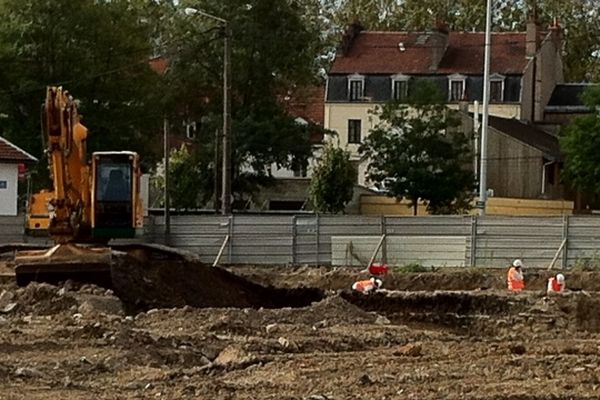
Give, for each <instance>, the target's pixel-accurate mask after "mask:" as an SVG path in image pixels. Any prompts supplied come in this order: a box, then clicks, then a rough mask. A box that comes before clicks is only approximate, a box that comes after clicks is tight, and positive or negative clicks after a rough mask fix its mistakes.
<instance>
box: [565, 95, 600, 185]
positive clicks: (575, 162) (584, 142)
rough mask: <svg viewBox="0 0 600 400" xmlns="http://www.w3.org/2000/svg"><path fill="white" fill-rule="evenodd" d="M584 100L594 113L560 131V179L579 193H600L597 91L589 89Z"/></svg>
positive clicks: (599, 103)
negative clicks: (563, 165) (563, 159)
mask: <svg viewBox="0 0 600 400" xmlns="http://www.w3.org/2000/svg"><path fill="white" fill-rule="evenodd" d="M583 100H584V102H585V104H586V105H587V106H588V107H590V108H591V109H592V110H594V112H593V113H592V114H589V115H585V116H581V117H578V118H575V119H574V120H573V121H572V122H571V123H570V124H569V125H567V126H566V127H565V128H564V129H563V130H562V132H561V137H560V147H561V150H562V151H563V153H564V155H565V159H566V160H565V168H564V171H563V177H564V179H565V180H567V181H569V182H571V184H572V185H573V186H574V187H575V188H576V189H577V190H579V191H582V192H588V193H594V194H600V152H598V149H599V148H600V111H599V108H598V107H600V88H599V87H593V88H591V89H588V91H586V92H585V93H584V96H583Z"/></svg>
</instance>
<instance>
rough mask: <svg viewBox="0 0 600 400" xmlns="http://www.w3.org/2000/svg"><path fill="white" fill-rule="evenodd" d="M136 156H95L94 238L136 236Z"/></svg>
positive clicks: (95, 154) (122, 153) (126, 154)
mask: <svg viewBox="0 0 600 400" xmlns="http://www.w3.org/2000/svg"><path fill="white" fill-rule="evenodd" d="M134 163H135V155H134V153H129V152H115V153H109V152H106V153H104V152H103V153H94V155H93V165H92V166H93V188H94V189H93V194H92V196H93V198H92V205H93V209H92V213H93V218H92V236H93V237H95V238H129V237H134V236H135V197H134V193H135V186H134V185H135V176H134V174H135V165H134Z"/></svg>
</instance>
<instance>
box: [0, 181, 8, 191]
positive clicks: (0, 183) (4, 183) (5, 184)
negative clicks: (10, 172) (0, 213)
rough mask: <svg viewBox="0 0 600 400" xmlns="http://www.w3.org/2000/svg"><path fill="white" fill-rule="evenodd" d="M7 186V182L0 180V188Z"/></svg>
mask: <svg viewBox="0 0 600 400" xmlns="http://www.w3.org/2000/svg"><path fill="white" fill-rule="evenodd" d="M7 188H8V182H7V181H0V189H7Z"/></svg>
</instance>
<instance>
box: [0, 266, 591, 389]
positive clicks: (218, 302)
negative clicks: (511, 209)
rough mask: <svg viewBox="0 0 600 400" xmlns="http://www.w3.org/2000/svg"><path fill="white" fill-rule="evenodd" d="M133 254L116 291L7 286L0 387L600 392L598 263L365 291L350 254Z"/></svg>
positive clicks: (436, 277) (428, 278) (0, 290)
mask: <svg viewBox="0 0 600 400" xmlns="http://www.w3.org/2000/svg"><path fill="white" fill-rule="evenodd" d="M129 268H132V269H133V270H131V269H130V272H131V271H133V272H132V273H131V275H130V277H129V278H128V279H129V282H130V283H131V284H132V285H131V286H130V287H127V286H126V285H125V284H124V283H123V282H125V281H123V280H121V283H122V286H121V287H115V288H113V290H107V289H104V288H100V287H96V286H93V285H83V286H81V285H77V284H74V283H72V282H66V283H65V284H62V285H60V286H51V285H47V284H38V283H33V284H30V285H29V286H27V287H25V288H18V287H16V285H13V284H3V285H0V399H91V398H94V399H150V398H155V399H188V398H189V399H306V400H308V399H311V400H323V399H358V398H366V399H465V398H469V399H597V398H600V361H599V360H600V358H599V355H600V340H599V339H600V291H599V290H600V288H598V287H596V285H597V283H596V282H597V281H598V280H599V279H598V278H600V273H593V272H589V273H571V274H566V275H567V284H568V285H569V286H570V287H572V288H573V289H576V290H574V291H572V292H570V293H567V294H564V295H559V296H551V297H546V296H545V295H544V293H543V288H544V286H545V279H546V276H547V275H550V273H547V272H546V271H540V272H534V271H530V272H529V275H528V278H529V281H528V287H529V288H530V289H531V290H528V291H525V292H524V293H521V294H516V295H515V294H510V293H507V292H506V291H505V290H504V271H471V270H468V271H463V272H460V271H458V272H456V271H455V272H450V273H446V272H443V273H442V272H439V271H438V272H433V273H425V274H394V275H392V276H390V277H388V278H387V279H386V280H385V285H384V287H385V288H386V290H387V291H384V292H382V293H377V294H374V295H371V296H363V295H359V294H355V293H351V292H350V291H349V290H347V289H348V288H349V286H350V285H351V284H352V282H353V281H354V280H356V279H358V278H362V277H364V275H361V274H360V273H359V271H358V270H357V269H350V268H325V267H322V268H309V267H303V268H291V267H281V268H258V267H236V268H230V269H229V270H228V271H225V270H220V269H213V270H210V271H207V270H206V268H208V267H203V266H201V265H175V266H173V265H166V264H165V265H157V264H154V265H152V266H146V268H144V269H143V270H135V269H134V268H137V267H136V266H130V267H129ZM116 273H117V274H118V273H121V274H124V273H125V271H124V270H121V271H120V272H119V271H116ZM244 278H248V279H244ZM121 279H125V276H124V275H121ZM298 288H304V289H298ZM115 293H117V294H118V295H119V296H120V298H119V297H117V296H116V295H115ZM191 305H194V306H196V307H192V306H191Z"/></svg>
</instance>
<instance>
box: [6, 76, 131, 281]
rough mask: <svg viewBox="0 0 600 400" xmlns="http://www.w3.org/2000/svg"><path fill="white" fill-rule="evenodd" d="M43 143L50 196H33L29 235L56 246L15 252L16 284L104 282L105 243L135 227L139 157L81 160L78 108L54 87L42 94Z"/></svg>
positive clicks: (109, 258) (83, 131) (83, 138)
mask: <svg viewBox="0 0 600 400" xmlns="http://www.w3.org/2000/svg"><path fill="white" fill-rule="evenodd" d="M42 126H43V136H44V139H45V140H44V142H45V143H46V146H47V147H46V152H47V155H48V163H49V170H50V175H51V178H52V182H53V185H52V189H51V190H44V191H42V192H40V193H36V194H34V195H33V196H32V199H31V201H30V207H29V210H28V216H27V217H28V218H27V220H28V231H30V232H32V231H33V232H35V231H39V230H41V229H45V230H46V232H47V233H48V234H49V236H50V237H51V238H52V239H53V241H54V243H55V246H54V247H52V248H49V249H35V250H21V251H16V252H15V257H14V263H15V274H16V278H17V282H18V283H19V284H20V285H23V284H27V283H28V282H29V281H32V280H41V281H49V282H58V281H61V280H65V279H77V280H83V281H91V282H94V283H100V284H105V283H106V282H107V281H110V270H111V264H112V262H113V256H114V254H113V252H112V251H111V248H110V247H108V246H107V245H106V244H107V243H108V241H109V240H110V239H112V238H116V237H133V236H134V235H135V231H136V228H140V227H141V224H142V218H141V214H142V211H141V199H140V196H139V177H140V168H139V157H138V155H137V154H136V153H133V152H123V151H121V152H99V153H93V154H92V157H91V158H92V160H91V161H88V156H87V145H86V143H87V137H88V130H87V128H86V127H85V126H83V125H82V124H81V122H80V116H79V114H78V111H77V104H76V102H75V101H74V100H73V98H72V97H71V96H70V95H69V93H68V92H66V91H64V90H63V89H62V88H61V87H48V89H47V92H46V101H45V103H44V112H43V121H42Z"/></svg>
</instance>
